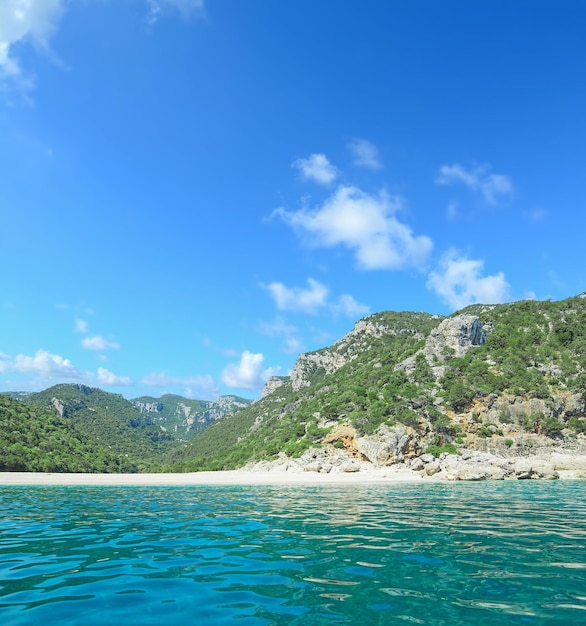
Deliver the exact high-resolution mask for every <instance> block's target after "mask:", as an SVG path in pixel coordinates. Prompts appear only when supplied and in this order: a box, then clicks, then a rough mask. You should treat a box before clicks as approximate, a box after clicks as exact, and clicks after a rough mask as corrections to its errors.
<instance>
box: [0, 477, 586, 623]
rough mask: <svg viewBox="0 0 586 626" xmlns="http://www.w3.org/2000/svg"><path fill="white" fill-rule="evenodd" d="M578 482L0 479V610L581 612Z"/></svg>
mask: <svg viewBox="0 0 586 626" xmlns="http://www.w3.org/2000/svg"><path fill="white" fill-rule="evenodd" d="M585 502H586V482H579V481H556V482H533V481H519V482H488V483H459V484H437V483H436V484H426V485H421V484H393V485H380V484H372V485H368V484H362V485H351V486H350V485H332V484H329V485H322V486H299V485H295V486H248V487H241V486H239V487H233V486H220V487H218V486H190V487H185V486H181V487H87V486H86V487H79V486H75V487H74V486H70V487H30V486H28V487H20V486H19V487H0V624H1V625H2V626H17V625H18V626H20V625H22V624H26V625H28V624H30V625H35V626H36V625H40V626H54V625H55V626H57V625H59V626H67V625H72V624H75V625H77V624H79V625H82V626H94V625H96V626H97V625H100V626H102V625H105V624H116V625H118V624H123V625H125V626H128V625H134V624H157V625H161V624H162V625H165V626H167V625H175V624H178V625H181V626H190V625H200V624H202V625H205V624H212V625H213V624H220V625H223V624H232V625H242V626H260V625H265V624H292V625H295V624H299V625H301V624H303V625H304V626H305V625H311V624H333V625H337V624H367V625H371V624H373V625H376V624H403V623H407V624H446V625H447V624H449V625H450V626H454V625H457V624H475V625H482V624H491V625H493V624H519V625H541V624H560V625H562V624H563V625H564V626H568V625H575V624H586V504H585Z"/></svg>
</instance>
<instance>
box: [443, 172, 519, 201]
mask: <svg viewBox="0 0 586 626" xmlns="http://www.w3.org/2000/svg"><path fill="white" fill-rule="evenodd" d="M491 169H492V168H491V166H490V165H488V164H484V165H480V166H479V167H476V168H474V169H471V170H466V169H465V168H464V167H462V166H461V165H459V164H458V163H455V164H454V165H442V167H440V173H439V176H438V177H437V178H436V179H435V182H436V183H437V184H438V185H453V184H456V183H463V184H464V185H466V187H468V188H469V189H471V190H472V191H475V192H477V193H479V194H480V195H481V196H482V198H483V199H484V201H485V202H487V203H488V204H496V203H497V202H498V200H499V197H500V196H507V195H510V194H511V193H513V183H512V182H511V179H510V178H509V177H508V176H506V175H505V174H492V173H491V171H490V170H491Z"/></svg>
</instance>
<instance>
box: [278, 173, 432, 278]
mask: <svg viewBox="0 0 586 626" xmlns="http://www.w3.org/2000/svg"><path fill="white" fill-rule="evenodd" d="M401 207H402V203H401V200H400V198H397V197H392V196H389V195H388V194H387V193H386V192H384V191H383V192H381V193H379V194H378V195H376V196H374V195H370V194H368V193H365V192H363V191H361V190H360V189H358V188H357V187H353V186H343V185H342V186H340V187H338V189H337V190H336V191H335V192H334V193H333V194H332V195H331V196H330V197H329V198H328V199H327V200H326V201H325V202H324V203H323V204H322V206H319V207H318V208H316V209H314V210H305V209H302V210H299V211H286V210H285V209H283V208H280V209H277V210H276V211H274V212H273V215H277V216H279V217H280V218H281V219H283V221H285V222H286V223H287V224H289V225H290V226H291V227H292V228H293V229H295V230H296V231H297V232H298V233H299V234H300V235H301V236H303V237H304V238H305V239H306V240H307V242H308V243H309V244H310V245H312V246H315V247H322V248H327V247H333V246H338V245H341V246H345V247H347V248H349V249H350V250H352V251H353V252H354V254H355V256H356V261H357V263H358V266H359V267H360V268H361V269H366V270H375V269H399V268H402V267H405V266H419V265H421V264H423V263H424V262H425V260H426V259H427V257H428V255H429V253H430V251H431V249H432V247H433V244H432V241H431V239H430V238H429V237H426V236H414V235H413V233H412V232H411V229H410V228H409V227H408V226H407V225H405V224H402V223H401V222H399V221H398V220H397V218H396V217H395V213H396V212H397V211H398V210H399V209H400V208H401Z"/></svg>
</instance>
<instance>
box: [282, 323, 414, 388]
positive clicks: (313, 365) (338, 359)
mask: <svg viewBox="0 0 586 626" xmlns="http://www.w3.org/2000/svg"><path fill="white" fill-rule="evenodd" d="M398 333H408V334H411V335H414V336H416V337H420V336H421V335H420V334H419V333H417V332H416V331H414V330H412V329H409V328H404V329H400V330H395V329H392V328H390V327H388V326H385V324H383V323H381V322H380V321H378V320H373V319H369V318H365V319H362V320H359V321H358V322H356V324H355V325H354V328H353V329H352V330H351V331H350V332H349V333H348V334H347V335H345V336H344V337H342V339H340V340H339V341H337V342H336V343H334V344H333V345H332V346H330V347H329V348H327V349H324V350H319V351H317V352H309V353H306V354H301V355H299V357H298V359H297V361H296V363H295V365H294V366H293V370H292V372H291V386H292V387H293V390H294V391H297V390H299V389H301V388H302V387H309V386H310V385H311V377H312V376H313V375H315V374H317V373H319V372H320V371H321V372H323V373H324V374H332V373H333V372H335V371H336V370H338V369H340V368H341V367H342V366H344V365H346V363H348V362H350V361H352V360H353V359H355V358H356V357H357V356H358V355H359V354H362V353H363V352H364V351H366V350H368V349H369V347H370V341H369V340H370V338H372V337H375V338H376V337H382V336H383V335H391V334H398Z"/></svg>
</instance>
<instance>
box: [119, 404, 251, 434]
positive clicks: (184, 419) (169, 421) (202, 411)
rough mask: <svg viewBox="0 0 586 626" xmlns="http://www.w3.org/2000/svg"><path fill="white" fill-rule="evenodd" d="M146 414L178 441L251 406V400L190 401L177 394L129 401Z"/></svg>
mask: <svg viewBox="0 0 586 626" xmlns="http://www.w3.org/2000/svg"><path fill="white" fill-rule="evenodd" d="M130 402H131V403H132V405H133V406H134V408H136V409H138V410H139V411H140V413H141V414H142V415H144V416H148V417H150V418H152V420H153V423H155V424H160V425H161V427H162V428H163V429H164V430H165V431H166V432H168V433H169V434H171V435H173V437H175V438H176V439H178V440H188V439H190V438H191V437H193V436H194V435H195V434H196V433H198V432H200V431H202V430H203V429H204V428H206V427H207V426H209V425H210V424H212V423H214V422H217V421H218V420H220V419H223V418H224V417H225V416H226V415H228V414H229V413H232V412H234V411H236V410H237V409H241V408H244V407H247V406H249V405H250V404H251V403H252V400H247V399H246V398H240V397H238V396H220V397H219V398H217V399H216V400H214V401H213V402H211V401H207V400H190V399H188V398H184V397H182V396H178V395H174V394H165V395H163V396H161V397H160V398H155V397H152V396H141V397H140V398H134V399H133V400H131V401H130Z"/></svg>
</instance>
